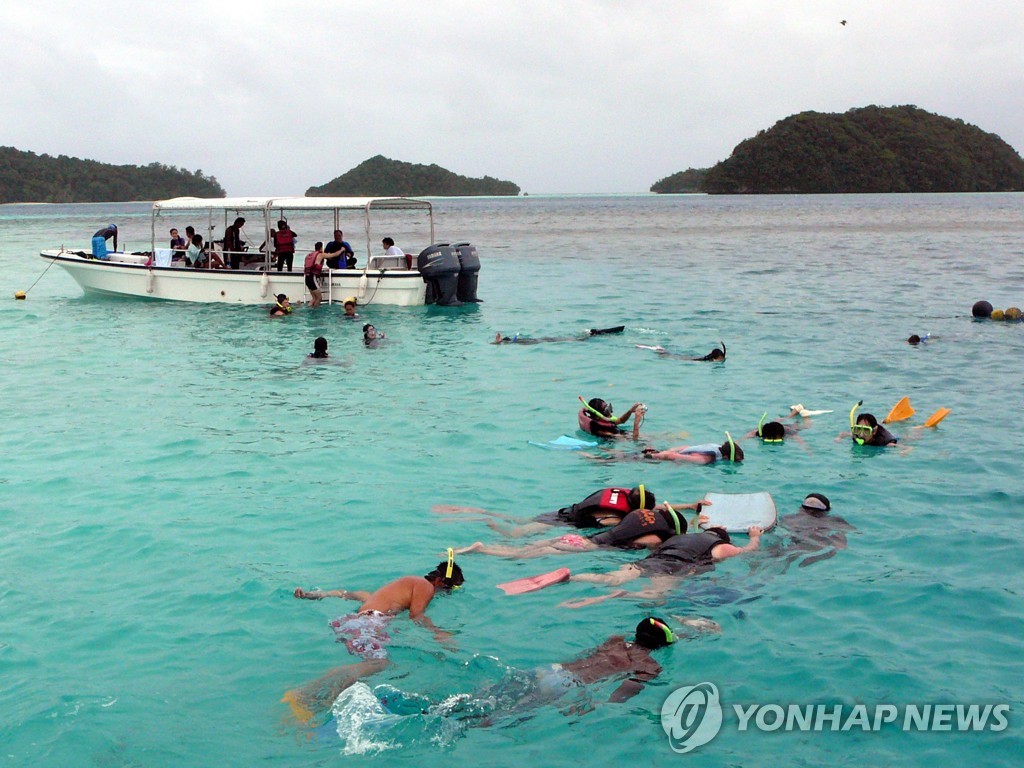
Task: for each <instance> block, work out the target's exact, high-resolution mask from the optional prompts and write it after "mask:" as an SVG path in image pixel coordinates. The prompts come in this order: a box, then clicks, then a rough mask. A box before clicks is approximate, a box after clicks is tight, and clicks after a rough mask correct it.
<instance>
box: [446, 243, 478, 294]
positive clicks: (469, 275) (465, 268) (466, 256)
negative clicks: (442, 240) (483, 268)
mask: <svg viewBox="0 0 1024 768" xmlns="http://www.w3.org/2000/svg"><path fill="white" fill-rule="evenodd" d="M452 248H454V249H455V253H457V254H458V256H459V265H460V266H461V267H462V271H461V272H459V289H458V297H459V301H468V302H477V301H480V299H478V298H477V297H476V284H477V280H478V279H479V274H478V273H479V272H480V257H479V256H477V255H476V246H475V245H473V244H472V243H453V244H452Z"/></svg>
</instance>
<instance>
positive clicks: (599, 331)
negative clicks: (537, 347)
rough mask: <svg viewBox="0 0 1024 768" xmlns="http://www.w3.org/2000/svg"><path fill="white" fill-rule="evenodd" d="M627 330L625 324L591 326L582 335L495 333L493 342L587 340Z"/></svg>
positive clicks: (532, 342) (541, 342)
mask: <svg viewBox="0 0 1024 768" xmlns="http://www.w3.org/2000/svg"><path fill="white" fill-rule="evenodd" d="M624 330H626V326H624V325H616V326H615V327H614V328H591V329H590V330H589V331H587V332H586V333H584V334H582V335H581V336H541V337H538V338H527V337H525V336H520V335H519V334H518V333H517V334H515V335H514V336H502V335H501V334H500V333H498V334H495V336H494V341H493V342H492V343H493V344H546V343H548V342H552V341H586V340H587V339H589V338H591V337H593V336H605V335H607V334H609V333H622V332H623V331H624Z"/></svg>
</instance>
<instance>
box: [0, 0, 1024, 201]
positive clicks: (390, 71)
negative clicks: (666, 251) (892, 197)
mask: <svg viewBox="0 0 1024 768" xmlns="http://www.w3.org/2000/svg"><path fill="white" fill-rule="evenodd" d="M4 10H5V13H4V19H3V25H4V29H3V45H0V67H2V69H0V74H2V79H0V94H2V103H3V105H4V106H3V109H2V110H0V144H2V145H10V146H14V147H17V148H18V149H22V150H31V151H33V152H37V153H40V154H42V153H46V154H50V155H59V154H65V155H71V156H73V157H82V158H90V159H93V160H99V161H101V162H105V163H116V164H133V165H136V164H138V165H144V164H147V163H151V162H161V163H166V164H169V165H176V166H180V167H183V168H187V169H189V170H196V169H202V171H203V172H204V173H206V174H212V175H214V176H216V177H217V179H218V180H219V181H220V183H221V184H222V185H223V186H224V188H225V189H226V190H227V192H228V194H230V195H255V194H259V195H271V194H274V195H281V194H302V193H303V192H304V191H305V189H306V188H307V187H308V186H310V185H314V184H322V183H324V182H327V181H329V180H330V179H333V178H334V177H336V176H339V175H340V174H342V173H344V172H345V171H348V170H349V169H351V168H352V167H354V166H355V165H357V164H359V163H360V162H362V161H363V160H366V159H367V158H369V157H372V156H374V155H378V154H382V155H385V156H386V157H390V158H393V159H396V160H404V161H407V162H412V163H426V164H429V163H437V164H438V165H440V166H442V167H444V168H448V169H449V170H452V171H454V172H456V173H459V174H464V175H467V176H474V177H479V176H483V175H485V174H486V175H489V176H494V177H497V178H500V179H508V180H510V181H514V182H515V183H517V184H519V185H520V186H521V187H522V188H523V190H524V191H527V192H530V193H533V194H536V193H557V192H643V191H647V189H648V188H649V187H650V185H651V184H652V183H654V182H655V181H657V180H658V179H660V178H662V177H664V176H667V175H669V174H672V173H675V172H676V171H680V170H685V169H686V168H688V167H691V166H692V167H708V166H711V165H713V164H714V163H716V162H718V161H719V160H723V159H725V158H726V157H728V156H729V154H730V153H731V152H732V149H733V147H735V146H736V144H738V143H739V142H740V141H742V140H743V139H745V138H748V137H750V136H752V135H754V134H756V133H757V131H759V130H762V129H766V128H769V127H771V126H772V125H773V124H774V123H775V122H777V121H778V120H781V119H783V118H785V117H787V116H789V115H791V114H794V113H797V112H802V111H805V110H816V111H819V112H844V111H846V110H848V109H851V108H853V107H862V106H866V105H869V104H878V105H882V106H892V105H896V104H916V105H917V106H919V107H921V108H923V109H926V110H928V111H930V112H936V113H938V114H940V115H945V116H948V117H957V118H960V119H962V120H965V121H966V122H968V123H973V124H975V125H978V126H980V127H981V128H982V129H984V130H986V131H990V132H992V133H996V134H998V135H999V136H1001V137H1002V138H1003V139H1004V140H1006V141H1007V142H1009V143H1010V144H1011V145H1012V146H1013V147H1014V148H1015V149H1016V150H1017V151H1018V152H1022V151H1024V2H1022V0H991V1H990V0H977V2H966V1H965V0H846V1H845V2H833V1H832V0H792V1H791V2H784V1H779V2H769V1H768V0H721V2H715V1H714V0H705V1H704V2H696V1H691V0H667V1H663V0H636V1H635V2H632V1H629V0H622V1H618V2H616V1H614V0H605V1H601V0H576V1H575V2H572V1H566V2H559V0H543V1H541V0H515V1H514V2H503V1H502V0H489V2H484V0H472V1H471V0H464V1H455V0H431V1H429V2H424V1H423V0H418V1H415V2H413V1H411V0H396V1H395V2H389V1H388V0H370V1H369V2H364V1H363V0H324V1H319V0H308V1H307V0H288V2H276V3H269V2H264V1H263V0H249V1H248V2H235V0H205V1H204V2H187V1H185V2H175V1H174V0H169V1H165V2H154V3H148V2H138V0H132V1H131V2H121V0H106V1H105V2H102V3H91V2H89V1H88V0H67V1H65V0H7V2H5V3H4ZM843 19H845V20H846V21H847V24H846V25H845V26H844V25H842V24H840V21H841V20H843Z"/></svg>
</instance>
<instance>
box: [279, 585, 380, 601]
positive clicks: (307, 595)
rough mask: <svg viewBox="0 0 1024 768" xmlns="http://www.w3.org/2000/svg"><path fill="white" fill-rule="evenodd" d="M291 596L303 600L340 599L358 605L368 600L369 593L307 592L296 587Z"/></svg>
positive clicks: (338, 590) (352, 591)
mask: <svg viewBox="0 0 1024 768" xmlns="http://www.w3.org/2000/svg"><path fill="white" fill-rule="evenodd" d="M293 594H294V595H295V596H296V597H298V598H301V599H303V600H323V599H324V598H325V597H340V598H341V599H342V600H355V601H356V602H359V603H365V602H366V601H367V600H369V599H370V593H369V592H363V591H361V590H360V591H357V590H348V589H328V590H319V589H315V590H311V591H309V592H307V591H306V590H304V589H303V588H302V587H296V588H295V592H294V593H293Z"/></svg>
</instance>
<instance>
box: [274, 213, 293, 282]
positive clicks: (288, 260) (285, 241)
mask: <svg viewBox="0 0 1024 768" xmlns="http://www.w3.org/2000/svg"><path fill="white" fill-rule="evenodd" d="M270 239H271V240H272V241H273V243H274V255H275V256H277V271H278V272H280V271H281V268H282V267H283V266H284V265H285V264H287V265H288V271H289V272H291V271H292V260H293V259H294V258H295V241H296V239H297V236H296V234H295V232H294V231H293V230H292V228H291V227H289V226H288V222H287V221H285V220H284V219H281V220H280V221H279V222H277V231H274V230H270Z"/></svg>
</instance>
